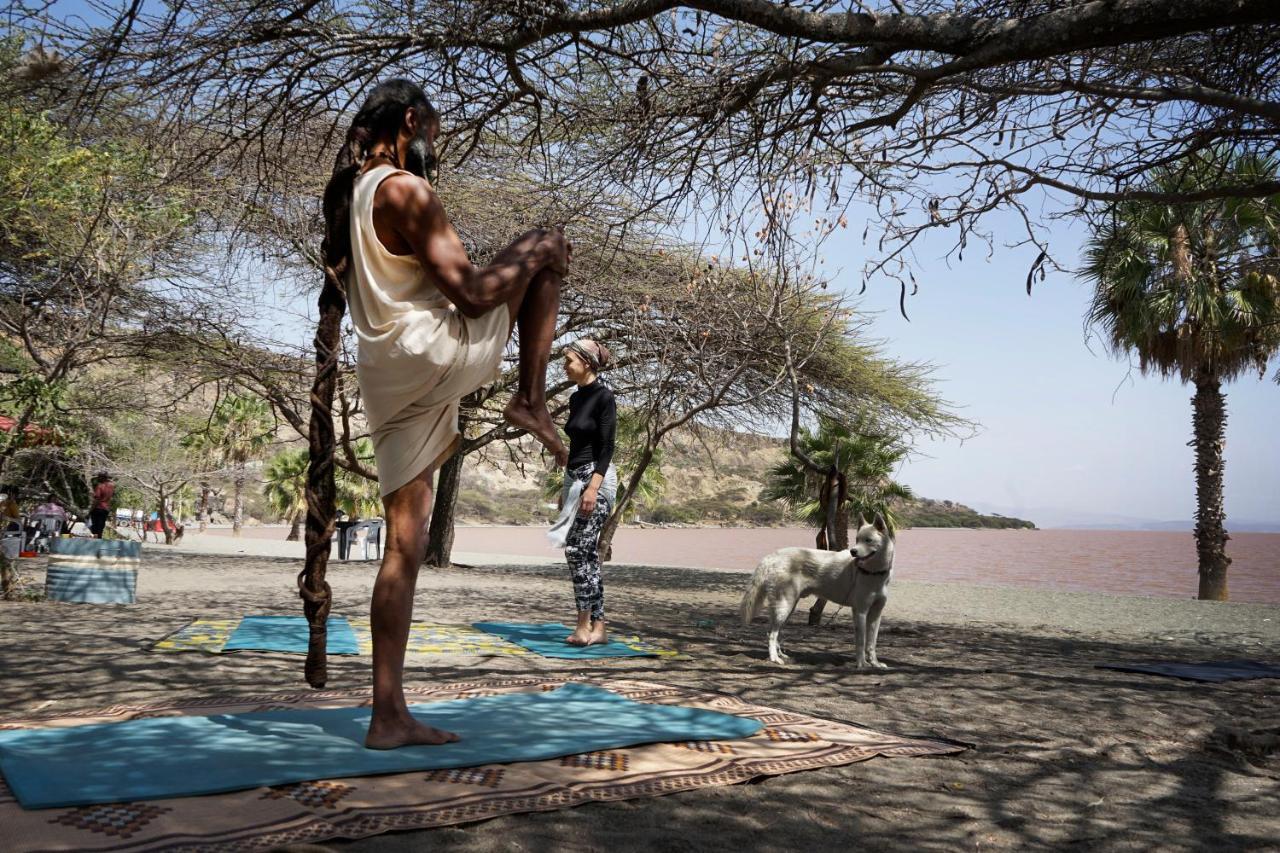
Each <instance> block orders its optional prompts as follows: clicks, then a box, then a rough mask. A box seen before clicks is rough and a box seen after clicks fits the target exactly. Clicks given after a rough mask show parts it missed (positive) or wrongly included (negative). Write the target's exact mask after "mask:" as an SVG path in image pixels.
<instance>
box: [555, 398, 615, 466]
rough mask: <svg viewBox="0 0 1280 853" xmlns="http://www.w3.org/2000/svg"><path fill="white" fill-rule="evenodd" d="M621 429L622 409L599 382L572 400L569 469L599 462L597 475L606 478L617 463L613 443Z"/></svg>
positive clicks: (568, 431)
mask: <svg viewBox="0 0 1280 853" xmlns="http://www.w3.org/2000/svg"><path fill="white" fill-rule="evenodd" d="M617 428H618V405H617V403H616V402H615V401H614V399H613V389H612V388H610V387H609V386H608V385H606V384H605V383H603V382H601V381H600V380H599V379H596V380H595V381H594V382H592V383H591V384H590V385H583V386H582V387H581V388H579V389H578V390H577V391H574V392H573V394H571V395H570V396H569V420H568V422H567V423H565V426H564V431H565V432H566V433H568V434H569V467H570V468H578V467H580V466H582V465H587V464H589V463H591V462H593V461H594V462H595V473H597V474H599V475H600V476H602V477H603V476H604V474H605V472H606V471H608V470H609V463H610V462H612V461H613V440H614V435H615V433H616V432H617Z"/></svg>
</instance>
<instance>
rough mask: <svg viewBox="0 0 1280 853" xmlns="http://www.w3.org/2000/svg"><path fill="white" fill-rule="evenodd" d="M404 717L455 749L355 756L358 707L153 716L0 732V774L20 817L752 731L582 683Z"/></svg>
mask: <svg viewBox="0 0 1280 853" xmlns="http://www.w3.org/2000/svg"><path fill="white" fill-rule="evenodd" d="M409 709H410V711H412V713H413V715H414V716H415V717H417V718H418V719H419V720H421V721H422V722H424V723H426V724H428V725H433V726H437V727H441V728H447V729H449V730H450V731H454V732H457V733H458V735H459V736H460V737H461V738H462V739H461V740H460V741H458V742H457V743H450V744H444V745H441V746H413V747H405V748H403V749H396V750H387V751H379V750H372V749H365V748H364V746H363V743H364V736H365V732H366V730H367V729H368V723H369V713H370V712H369V709H368V708H334V709H318V710H288V711H261V712H257V713H250V714H215V715H213V716H208V717H159V718H151V719H143V720H130V721H128V722H124V723H99V724H94V725H88V726H76V727H74V728H59V729H34V730H17V731H4V732H0V771H2V772H3V773H4V778H5V781H6V782H8V784H9V788H10V790H12V791H13V794H14V796H15V797H17V799H18V802H19V803H20V804H21V805H22V806H23V807H25V808H31V809H39V808H52V807H55V806H58V807H63V806H83V805H90V804H93V803H116V802H132V801H135V800H152V799H159V798H168V797H187V796H195V795H199V794H217V793H222V792H224V791H239V790H243V789H246V788H257V787H260V786H263V785H284V784H289V783H292V782H305V781H311V780H316V779H338V778H342V777H345V776H369V775H376V774H381V773H405V772H409V771H417V770H440V769H447V768H453V767H474V766H476V765H480V764H493V763H508V762H515V761H541V760H544V759H547V758H556V757H559V756H563V755H577V754H579V753H583V752H593V751H596V750H601V749H619V748H622V747H626V746H635V745H637V744H642V743H657V742H678V741H690V740H725V739H738V738H745V737H750V736H751V735H753V734H755V733H756V732H757V731H759V730H760V728H761V725H760V723H759V722H757V721H756V720H753V719H749V718H746V717H735V716H732V715H730V714H722V713H719V712H716V711H704V710H701V709H699V708H684V707H680V706H678V705H647V704H643V703H640V702H633V701H632V700H630V699H626V698H624V697H622V696H619V695H617V694H616V693H611V692H609V691H608V690H605V689H603V688H600V687H593V686H591V685H587V684H568V685H565V686H564V687H561V688H559V689H558V690H552V691H550V692H546V693H507V694H504V695H500V696H486V697H481V698H477V699H456V700H451V701H448V702H427V703H421V704H416V705H410V706H409Z"/></svg>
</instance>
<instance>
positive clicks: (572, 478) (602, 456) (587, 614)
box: [562, 338, 618, 646]
mask: <svg viewBox="0 0 1280 853" xmlns="http://www.w3.org/2000/svg"><path fill="white" fill-rule="evenodd" d="M612 360H613V356H612V354H611V353H610V352H609V350H608V348H607V347H605V346H604V345H603V344H601V343H599V342H597V341H593V340H591V339H589V338H583V339H581V340H579V341H575V342H573V343H571V344H569V345H568V346H567V347H565V352H564V372H565V375H566V376H567V377H569V379H570V380H571V381H572V382H574V384H576V385H577V386H578V390H576V391H574V392H573V394H572V395H571V396H570V397H569V420H568V421H567V422H566V424H565V432H566V433H567V434H568V435H569V461H568V464H567V465H566V466H565V472H564V484H565V485H564V493H563V495H562V502H563V504H564V506H563V508H562V515H566V514H569V513H572V522H571V523H570V526H569V530H568V533H567V534H566V536H565V540H564V554H565V560H566V562H568V564H569V572H570V575H571V576H572V578H573V597H574V601H575V603H576V604H577V607H578V623H577V626H576V627H575V628H574V631H573V633H572V634H570V635H569V636H568V637H566V638H565V642H566V643H568V644H569V645H572V646H593V645H596V644H598V643H607V642H608V641H609V636H608V629H607V626H606V624H605V618H604V580H603V579H602V578H601V576H600V556H599V554H598V553H597V545H598V543H599V540H600V530H601V528H603V527H604V523H605V520H606V519H608V517H609V513H610V511H611V510H612V509H613V505H614V500H615V497H616V495H617V493H618V472H617V469H615V468H614V466H613V448H614V435H615V432H616V430H617V423H618V410H617V403H616V401H615V400H614V395H613V389H612V388H610V387H609V384H608V383H607V382H605V380H604V379H602V378H601V377H600V373H601V371H603V370H606V369H607V368H608V367H609V366H610V362H611V361H612ZM579 494H580V495H581V497H580V498H576V496H577V495H579ZM575 498H576V499H575Z"/></svg>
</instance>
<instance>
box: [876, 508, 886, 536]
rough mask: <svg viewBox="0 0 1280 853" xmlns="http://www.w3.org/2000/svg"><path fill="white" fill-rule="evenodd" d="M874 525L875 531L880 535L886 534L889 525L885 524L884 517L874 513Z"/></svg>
mask: <svg viewBox="0 0 1280 853" xmlns="http://www.w3.org/2000/svg"><path fill="white" fill-rule="evenodd" d="M875 525H876V530H879V531H880V532H881V533H884V534H888V532H889V525H887V524H885V521H884V516H883V515H881V514H880V513H878V512H877V513H876V520H875Z"/></svg>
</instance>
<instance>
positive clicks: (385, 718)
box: [364, 468, 458, 749]
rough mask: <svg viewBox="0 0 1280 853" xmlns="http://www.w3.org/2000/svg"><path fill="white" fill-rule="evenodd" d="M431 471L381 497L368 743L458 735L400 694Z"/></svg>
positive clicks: (380, 745) (377, 745)
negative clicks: (382, 542) (383, 530)
mask: <svg viewBox="0 0 1280 853" xmlns="http://www.w3.org/2000/svg"><path fill="white" fill-rule="evenodd" d="M434 473H435V471H434V469H432V468H428V469H427V470H426V471H423V472H422V473H421V474H419V475H418V476H417V477H416V478H414V479H413V480H411V481H410V482H409V483H406V484H405V485H404V486H401V487H400V488H399V489H396V490H395V491H394V492H392V493H391V494H389V495H387V497H386V498H385V499H384V500H383V506H384V508H385V511H386V516H387V543H386V547H385V549H384V550H383V552H382V567H381V568H380V569H379V570H378V578H377V580H375V581H374V583H373V603H372V605H371V607H370V612H369V617H370V622H371V626H372V630H373V719H372V720H371V721H370V722H369V734H368V736H367V737H366V738H365V741H364V745H365V746H366V747H368V748H369V749H395V748H396V747H398V746H409V745H411V744H440V743H448V742H450V741H455V740H457V739H458V736H457V735H455V734H453V733H452V732H446V731H441V730H440V729H435V728H432V727H431V726H427V725H424V724H422V723H420V722H418V721H417V720H415V719H414V718H413V716H412V715H410V713H409V706H408V703H407V702H405V698H404V651H405V646H406V645H407V644H408V642H409V623H410V622H411V620H412V619H413V593H414V587H415V586H416V585H417V582H418V567H419V566H420V565H422V558H423V556H424V554H425V553H426V548H427V523H428V521H430V519H431V501H432V498H433V494H432V489H431V477H432V475H433V474H434Z"/></svg>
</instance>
